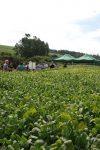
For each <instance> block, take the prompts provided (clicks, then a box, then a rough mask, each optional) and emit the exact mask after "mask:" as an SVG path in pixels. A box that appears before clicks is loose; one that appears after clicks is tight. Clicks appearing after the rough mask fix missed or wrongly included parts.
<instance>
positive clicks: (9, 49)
mask: <svg viewBox="0 0 100 150" xmlns="http://www.w3.org/2000/svg"><path fill="white" fill-rule="evenodd" d="M2 52H6V53H11V54H14V50H13V46H6V45H0V53H2Z"/></svg>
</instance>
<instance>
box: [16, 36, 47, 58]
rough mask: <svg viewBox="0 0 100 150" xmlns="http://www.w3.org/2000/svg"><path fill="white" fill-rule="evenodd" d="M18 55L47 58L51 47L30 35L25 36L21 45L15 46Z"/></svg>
mask: <svg viewBox="0 0 100 150" xmlns="http://www.w3.org/2000/svg"><path fill="white" fill-rule="evenodd" d="M15 50H16V54H17V55H20V56H22V57H33V56H46V55H48V53H49V46H48V44H47V43H45V42H44V41H41V40H40V39H39V38H37V37H36V36H34V37H33V38H31V37H30V34H25V37H23V38H22V39H21V40H20V42H19V43H16V45H15Z"/></svg>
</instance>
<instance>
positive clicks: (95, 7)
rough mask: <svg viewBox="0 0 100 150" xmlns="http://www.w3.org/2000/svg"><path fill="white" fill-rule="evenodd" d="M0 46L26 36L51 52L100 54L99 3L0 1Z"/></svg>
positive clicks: (86, 0)
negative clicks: (29, 35)
mask: <svg viewBox="0 0 100 150" xmlns="http://www.w3.org/2000/svg"><path fill="white" fill-rule="evenodd" d="M0 19H1V21H0V44H6V45H15V43H16V42H18V41H19V40H20V39H21V38H22V37H23V36H24V34H25V33H30V34H31V35H33V36H34V35H35V36H37V37H39V38H40V39H41V40H44V41H45V42H48V44H49V46H50V48H52V49H57V50H59V49H67V50H74V51H79V52H84V53H89V54H100V0H9V1H7V0H0Z"/></svg>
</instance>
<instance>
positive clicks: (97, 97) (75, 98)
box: [0, 66, 100, 150]
mask: <svg viewBox="0 0 100 150" xmlns="http://www.w3.org/2000/svg"><path fill="white" fill-rule="evenodd" d="M0 114H1V116H0V138H1V139H0V143H1V144H0V146H1V147H0V149H2V150H99V149H100V67H95V66H94V67H92V66H91V67H89V66H84V67H68V68H66V69H58V70H43V71H36V72H16V71H14V72H0Z"/></svg>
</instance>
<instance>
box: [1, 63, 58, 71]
mask: <svg viewBox="0 0 100 150" xmlns="http://www.w3.org/2000/svg"><path fill="white" fill-rule="evenodd" d="M48 67H50V68H55V67H56V65H55V64H54V63H53V62H52V63H51V64H50V65H48V64H46V63H43V64H38V65H36V67H35V69H33V70H42V69H46V68H48ZM12 70H13V65H12V63H10V62H9V60H5V62H4V64H3V71H12ZM16 70H19V71H24V70H27V71H28V70H32V69H30V65H29V63H27V64H23V63H20V64H19V65H18V66H17V67H16Z"/></svg>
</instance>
